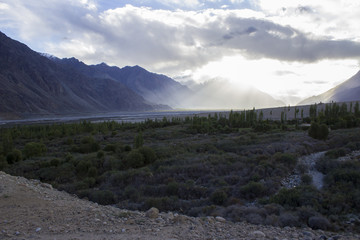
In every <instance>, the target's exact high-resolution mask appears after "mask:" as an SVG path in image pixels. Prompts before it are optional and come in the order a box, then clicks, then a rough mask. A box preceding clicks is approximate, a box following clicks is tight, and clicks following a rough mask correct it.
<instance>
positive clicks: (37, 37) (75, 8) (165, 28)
mask: <svg viewBox="0 0 360 240" xmlns="http://www.w3.org/2000/svg"><path fill="white" fill-rule="evenodd" d="M5 2H6V3H5V4H7V6H8V7H7V8H2V9H1V11H2V12H4V13H5V14H6V16H7V21H10V22H11V23H12V24H13V28H14V29H17V31H19V33H20V36H21V37H22V39H24V40H27V41H29V40H31V42H33V44H34V46H31V45H30V47H35V50H38V51H41V52H48V53H50V54H53V55H56V56H59V57H72V56H74V57H77V58H80V60H82V61H85V62H87V63H98V62H107V63H108V64H111V65H118V66H120V67H121V66H124V65H136V64H138V65H141V66H143V67H145V68H147V69H149V70H151V71H157V72H161V73H165V74H169V75H173V74H179V72H181V71H185V70H195V69H197V68H200V67H201V66H204V65H206V64H207V63H209V62H211V61H214V60H218V59H221V58H223V57H225V56H232V55H237V54H240V55H243V56H246V57H247V58H250V59H260V58H269V59H277V60H281V61H290V62H291V61H296V62H316V61H320V60H322V59H343V58H359V57H360V43H359V42H358V41H356V40H352V39H332V38H331V37H328V36H327V37H324V36H319V35H315V32H314V33H309V32H306V31H304V30H302V29H300V30H299V29H298V28H295V27H292V26H289V25H284V24H282V23H281V19H280V18H274V19H272V18H271V17H265V16H264V15H262V14H261V13H259V12H256V11H252V10H230V9H205V10H198V11H184V10H161V9H152V8H149V7H135V6H132V5H126V6H124V7H121V8H116V9H109V10H106V11H99V10H98V9H99V8H98V6H97V5H96V1H90V0H78V1H70V0H64V1H56V0H46V1H45V0H38V1H31V2H30V1H21V0H5ZM162 2H163V4H165V3H167V4H171V5H173V6H174V5H179V6H180V5H183V6H188V7H195V6H199V5H201V4H203V3H204V2H205V1H197V0H195V1H192V0H189V1H177V0H174V1H170V0H169V1H165V2H164V1H162ZM236 2H238V3H240V2H242V1H236ZM269 2H270V1H269ZM285 2H287V1H284V3H285ZM220 3H221V2H219V4H220ZM258 4H260V5H261V7H263V8H264V3H263V2H261V1H260V3H258ZM3 6H5V5H3ZM280 6H281V5H279V7H280ZM277 7H278V6H276V8H274V9H278V8H277ZM285 7H287V12H288V13H287V14H289V15H291V16H292V15H293V14H295V13H296V11H297V12H298V13H297V14H302V15H316V14H317V12H318V11H320V10H321V9H320V8H317V7H316V6H313V5H311V4H310V2H309V4H307V2H305V3H304V5H302V6H298V5H296V6H288V5H286V6H285ZM292 8H293V9H297V10H294V11H292V10H291V9H292ZM319 9H320V10H319ZM271 11H275V10H271ZM266 12H267V13H268V12H270V10H266ZM290 12H291V13H290ZM313 17H314V16H311V18H313ZM34 42H37V43H34Z"/></svg>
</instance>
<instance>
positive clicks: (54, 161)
mask: <svg viewBox="0 0 360 240" xmlns="http://www.w3.org/2000/svg"><path fill="white" fill-rule="evenodd" d="M59 165H60V159H58V158H53V159H51V160H50V166H53V167H57V166H59Z"/></svg>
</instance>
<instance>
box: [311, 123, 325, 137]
mask: <svg viewBox="0 0 360 240" xmlns="http://www.w3.org/2000/svg"><path fill="white" fill-rule="evenodd" d="M308 134H309V136H310V137H312V138H315V139H319V140H326V139H327V137H328V135H329V128H328V126H327V125H326V124H321V125H319V124H318V123H316V122H312V123H311V126H310V128H309V131H308Z"/></svg>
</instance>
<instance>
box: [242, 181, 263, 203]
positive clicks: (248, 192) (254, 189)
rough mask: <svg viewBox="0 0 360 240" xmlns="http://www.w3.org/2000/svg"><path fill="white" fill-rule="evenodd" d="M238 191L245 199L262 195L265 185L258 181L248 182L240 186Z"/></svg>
mask: <svg viewBox="0 0 360 240" xmlns="http://www.w3.org/2000/svg"><path fill="white" fill-rule="evenodd" d="M240 193H241V195H242V196H243V197H244V198H245V199H254V198H257V197H261V196H263V195H264V193H265V187H264V185H263V184H262V183H259V182H249V183H248V184H246V185H245V186H242V187H241V188H240Z"/></svg>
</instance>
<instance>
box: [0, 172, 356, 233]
mask: <svg viewBox="0 0 360 240" xmlns="http://www.w3.org/2000/svg"><path fill="white" fill-rule="evenodd" d="M0 212H1V214H0V239H78V240H80V239H125V240H126V239H173V240H175V239H274V240H276V239H278V240H279V239H303V240H312V239H316V240H320V239H328V240H330V239H332V240H333V239H351V240H352V239H354V240H355V239H360V235H356V234H353V233H332V232H324V231H320V230H312V229H308V228H307V229H299V228H289V227H285V228H279V227H270V226H261V225H251V224H247V223H232V222H228V221H226V220H225V219H223V218H221V217H204V218H194V217H187V216H184V215H179V214H176V213H172V212H168V213H159V212H158V211H157V209H155V208H152V209H150V210H148V211H147V212H138V211H128V210H123V209H119V208H115V207H112V206H100V205H98V204H96V203H92V202H89V201H87V200H82V199H78V198H76V197H75V196H72V195H69V194H67V193H65V192H59V191H57V190H54V189H53V188H52V187H51V185H49V184H45V183H41V182H39V181H36V180H27V179H25V178H22V177H15V176H10V175H8V174H5V173H4V172H0Z"/></svg>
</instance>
